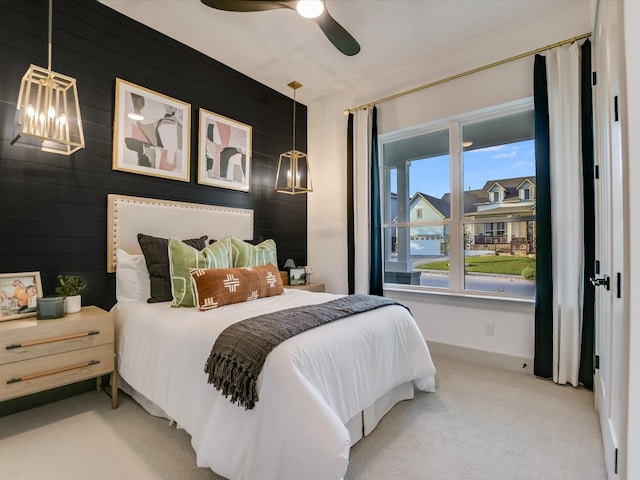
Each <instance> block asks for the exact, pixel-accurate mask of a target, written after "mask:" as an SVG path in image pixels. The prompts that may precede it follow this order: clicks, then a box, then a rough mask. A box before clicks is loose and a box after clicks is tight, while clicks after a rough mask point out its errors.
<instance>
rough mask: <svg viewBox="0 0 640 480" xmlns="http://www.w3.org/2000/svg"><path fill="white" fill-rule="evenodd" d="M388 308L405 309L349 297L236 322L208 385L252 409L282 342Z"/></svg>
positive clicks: (222, 342) (221, 339) (217, 351)
mask: <svg viewBox="0 0 640 480" xmlns="http://www.w3.org/2000/svg"><path fill="white" fill-rule="evenodd" d="M387 305H400V306H404V305H402V304H400V303H398V302H396V301H395V300H392V299H390V298H385V297H376V296H372V295H348V296H345V297H341V298H338V299H336V300H331V301H329V302H325V303H320V304H317V305H306V306H303V307H296V308H289V309H286V310H280V311H278V312H273V313H267V314H264V315H259V316H257V317H253V318H248V319H246V320H242V321H240V322H237V323H234V324H233V325H230V326H228V327H227V328H226V329H224V330H223V331H222V333H221V334H220V335H219V336H218V338H217V339H216V341H215V344H214V345H213V348H212V349H211V354H210V355H209V359H208V360H207V363H206V365H205V368H204V371H205V373H207V374H208V375H209V379H208V382H209V383H211V384H212V385H213V386H214V387H215V388H216V389H217V390H219V391H220V392H221V393H222V394H223V395H224V396H225V397H226V398H229V399H230V400H231V402H232V403H237V404H238V405H241V406H243V407H244V408H245V410H249V409H252V408H253V407H254V406H255V404H256V402H257V401H258V393H257V390H256V381H257V379H258V375H260V371H261V370H262V366H263V365H264V362H265V360H266V358H267V355H269V352H271V350H273V349H274V348H275V347H277V346H278V345H279V344H280V343H281V342H283V341H285V340H286V339H288V338H291V337H293V336H294V335H297V334H299V333H302V332H304V331H307V330H309V329H311V328H314V327H317V326H319V325H323V324H325V323H330V322H333V321H334V320H338V319H341V318H345V317H348V316H349V315H355V314H356V313H362V312H367V311H369V310H374V309H376V308H380V307H384V306H387ZM405 308H407V307H405ZM407 310H408V309H407Z"/></svg>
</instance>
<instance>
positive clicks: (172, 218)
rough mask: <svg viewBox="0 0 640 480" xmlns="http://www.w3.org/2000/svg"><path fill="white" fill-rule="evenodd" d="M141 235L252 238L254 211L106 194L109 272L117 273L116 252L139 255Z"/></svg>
mask: <svg viewBox="0 0 640 480" xmlns="http://www.w3.org/2000/svg"><path fill="white" fill-rule="evenodd" d="M138 233H144V234H146V235H153V236H154V237H164V238H170V237H174V238H179V239H184V238H197V237H201V236H202V235H208V237H209V239H213V240H219V239H220V238H223V237H225V236H227V235H233V236H234V237H237V238H240V239H242V240H252V239H253V210H249V209H245V208H231V207H219V206H216V205H203V204H199V203H186V202H175V201H170V200H157V199H154V198H143V197H130V196H126V195H116V194H109V195H107V272H115V271H116V250H117V249H118V248H121V249H123V250H125V251H126V252H128V253H131V254H140V253H142V252H141V250H140V246H139V245H138Z"/></svg>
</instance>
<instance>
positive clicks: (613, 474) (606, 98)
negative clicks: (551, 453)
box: [593, 1, 627, 480]
mask: <svg viewBox="0 0 640 480" xmlns="http://www.w3.org/2000/svg"><path fill="white" fill-rule="evenodd" d="M618 9H619V6H618V2H608V1H600V2H598V14H597V20H596V31H595V37H594V58H593V69H594V71H595V72H596V75H597V82H596V85H595V86H594V116H595V118H594V127H595V128H594V131H595V138H594V140H595V164H596V166H597V167H596V168H597V169H598V177H599V178H598V179H596V180H595V193H596V260H597V261H598V264H599V268H598V273H597V274H596V278H597V281H598V283H599V284H600V285H599V287H598V288H597V289H596V310H595V312H596V345H595V353H596V356H597V357H596V360H597V361H596V366H597V368H596V371H595V378H594V393H595V401H596V408H597V410H598V413H599V416H600V427H601V429H602V437H603V442H604V454H605V462H606V465H607V472H608V476H609V479H610V480H613V479H624V475H622V472H621V466H622V464H623V461H622V456H623V454H625V452H624V449H623V448H622V447H621V444H620V441H621V439H622V438H623V435H624V425H625V418H626V417H625V408H626V405H625V404H624V397H623V395H622V394H623V387H624V380H623V374H624V358H625V356H626V354H625V351H624V348H625V345H624V342H623V333H624V328H623V314H624V311H623V309H624V303H623V300H624V299H623V298H622V290H623V284H622V282H623V281H625V278H626V277H625V257H626V255H625V248H627V247H626V246H625V241H624V239H625V238H626V229H627V227H626V225H625V224H624V215H623V211H624V210H623V209H624V202H623V178H622V151H621V126H620V124H621V119H620V112H619V105H621V102H620V75H621V74H620V58H619V54H620V39H619V35H620V33H621V32H620V26H619V24H618V19H619V16H618V14H619V12H618ZM598 264H597V265H598ZM607 283H608V285H607Z"/></svg>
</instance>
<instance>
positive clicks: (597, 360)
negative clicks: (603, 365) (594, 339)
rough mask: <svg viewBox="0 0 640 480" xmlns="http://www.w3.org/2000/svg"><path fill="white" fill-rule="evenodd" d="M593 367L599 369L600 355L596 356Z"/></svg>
mask: <svg viewBox="0 0 640 480" xmlns="http://www.w3.org/2000/svg"><path fill="white" fill-rule="evenodd" d="M595 367H596V370H599V369H600V355H596V359H595Z"/></svg>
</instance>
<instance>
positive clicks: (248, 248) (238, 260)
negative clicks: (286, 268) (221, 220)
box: [231, 237, 278, 267]
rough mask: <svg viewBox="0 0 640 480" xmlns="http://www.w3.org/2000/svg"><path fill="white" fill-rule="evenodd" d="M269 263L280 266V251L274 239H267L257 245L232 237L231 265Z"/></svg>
mask: <svg viewBox="0 0 640 480" xmlns="http://www.w3.org/2000/svg"><path fill="white" fill-rule="evenodd" d="M269 263H272V264H274V265H275V266H276V267H277V266H278V252H277V251H276V242H275V241H274V240H271V239H269V240H265V241H264V242H261V243H259V244H257V245H252V244H250V243H248V242H245V241H243V240H240V239H239V238H236V237H231V266H232V267H258V266H260V265H268V264H269Z"/></svg>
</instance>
